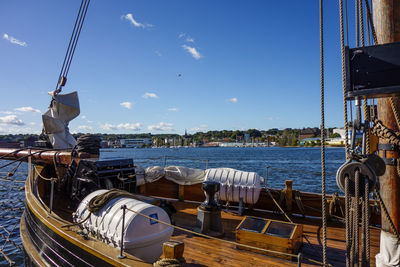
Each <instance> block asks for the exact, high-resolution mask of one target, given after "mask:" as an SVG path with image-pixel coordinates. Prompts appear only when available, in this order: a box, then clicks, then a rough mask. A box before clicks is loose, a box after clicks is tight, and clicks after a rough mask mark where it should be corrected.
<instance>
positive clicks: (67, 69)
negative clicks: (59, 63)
mask: <svg viewBox="0 0 400 267" xmlns="http://www.w3.org/2000/svg"><path fill="white" fill-rule="evenodd" d="M89 3H90V0H87V1H86V2H85V4H86V6H85V7H84V11H83V15H82V16H81V21H80V25H79V30H78V32H77V35H76V41H75V42H74V44H73V48H72V54H71V57H70V60H69V62H68V65H67V67H66V71H65V77H66V76H67V75H68V72H69V67H70V66H71V62H72V58H73V57H74V54H75V49H76V46H77V44H78V39H79V36H80V35H81V30H82V26H83V23H84V21H85V18H86V12H87V10H88V7H89Z"/></svg>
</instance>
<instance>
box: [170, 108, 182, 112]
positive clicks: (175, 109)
mask: <svg viewBox="0 0 400 267" xmlns="http://www.w3.org/2000/svg"><path fill="white" fill-rule="evenodd" d="M168 111H173V112H178V111H179V108H169V109H168Z"/></svg>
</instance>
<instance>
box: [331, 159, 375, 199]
mask: <svg viewBox="0 0 400 267" xmlns="http://www.w3.org/2000/svg"><path fill="white" fill-rule="evenodd" d="M356 171H359V184H358V187H359V195H360V196H363V195H364V194H365V181H366V179H367V180H368V185H369V192H371V191H372V190H373V188H374V187H375V184H376V180H377V177H376V174H375V171H374V169H373V168H372V167H371V166H370V165H369V164H368V163H367V161H366V162H360V161H348V162H346V163H344V164H343V165H342V166H341V167H340V168H339V169H338V171H337V173H336V183H337V185H338V186H339V188H340V189H341V190H342V191H343V192H345V179H346V178H348V179H349V194H350V195H351V196H354V195H355V173H356ZM369 192H368V193H369Z"/></svg>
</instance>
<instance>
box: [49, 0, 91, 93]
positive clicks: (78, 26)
mask: <svg viewBox="0 0 400 267" xmlns="http://www.w3.org/2000/svg"><path fill="white" fill-rule="evenodd" d="M89 3H90V0H82V2H81V5H80V7H79V11H78V15H77V18H76V20H75V24H74V28H73V31H72V34H71V38H70V42H69V44H68V48H67V52H66V54H65V58H64V62H63V65H62V68H61V71H60V75H59V78H58V82H57V86H56V93H59V92H61V88H62V84H61V79H62V78H63V77H65V78H67V76H68V72H69V68H70V66H71V62H72V58H73V56H74V54H75V49H76V46H77V44H78V40H79V36H80V32H81V30H82V26H83V22H84V20H85V17H86V12H87V9H88V6H89Z"/></svg>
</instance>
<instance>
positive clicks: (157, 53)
mask: <svg viewBox="0 0 400 267" xmlns="http://www.w3.org/2000/svg"><path fill="white" fill-rule="evenodd" d="M154 53H156V55H157V56H159V57H162V54H161V52H160V51H158V50H156V51H154Z"/></svg>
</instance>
